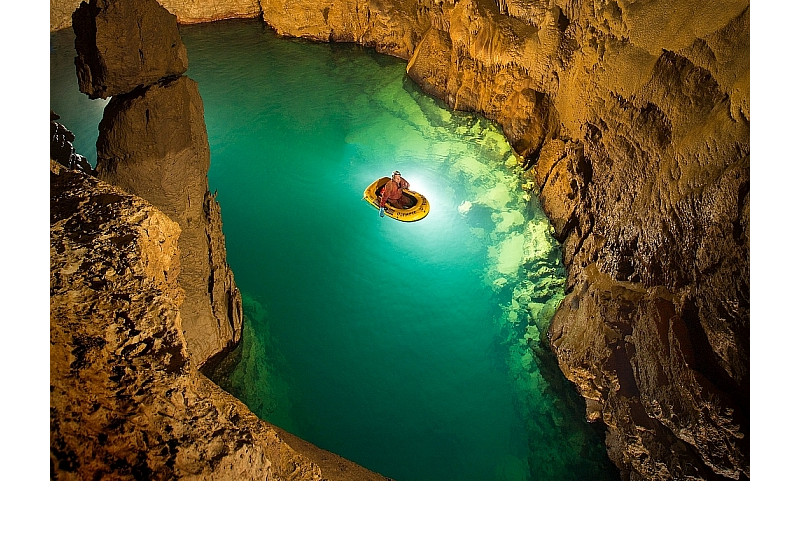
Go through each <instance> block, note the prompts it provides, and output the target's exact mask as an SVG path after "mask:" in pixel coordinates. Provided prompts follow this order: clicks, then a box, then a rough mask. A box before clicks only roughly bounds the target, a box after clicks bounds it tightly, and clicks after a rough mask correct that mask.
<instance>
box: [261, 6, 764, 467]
mask: <svg viewBox="0 0 800 550" xmlns="http://www.w3.org/2000/svg"><path fill="white" fill-rule="evenodd" d="M265 4H266V3H265ZM269 4H270V9H267V10H265V12H264V20H265V21H266V22H267V23H268V24H270V25H271V26H273V27H275V28H276V29H277V30H278V32H279V33H282V34H289V35H297V36H306V37H310V38H316V39H320V40H337V39H346V40H352V41H356V42H360V43H362V44H367V45H372V44H373V43H374V42H375V41H376V40H377V41H378V42H379V44H383V45H378V49H379V50H380V49H381V48H383V51H388V52H390V53H394V54H395V55H399V56H401V57H407V58H408V59H409V64H408V74H409V75H410V76H411V77H412V78H414V79H415V80H417V81H418V82H419V83H420V86H421V87H422V88H423V89H424V90H425V91H426V92H428V93H431V94H433V95H437V96H439V97H441V98H442V99H444V100H445V101H446V102H447V103H448V104H449V105H450V106H452V107H453V108H456V109H466V110H474V111H478V112H480V113H483V114H484V115H486V116H488V117H489V118H492V119H494V120H496V121H497V122H499V123H500V124H501V126H502V127H503V129H504V131H505V133H506V135H507V137H508V138H509V141H510V142H511V144H512V145H513V147H514V148H515V150H516V151H517V152H518V153H519V154H520V156H521V157H523V158H524V159H525V161H526V162H527V163H528V164H530V165H532V166H533V167H534V169H535V172H534V174H535V177H536V180H537V183H538V187H539V190H540V196H541V202H542V205H543V207H544V208H545V211H546V212H547V213H548V215H549V216H550V217H551V219H552V220H553V225H554V228H555V231H556V234H557V236H558V237H559V239H560V240H561V241H562V242H563V244H564V260H565V264H566V266H567V268H568V288H567V290H568V295H567V297H566V299H565V301H564V305H562V307H561V308H560V310H559V313H558V314H557V315H556V317H555V319H554V321H553V326H552V328H551V341H552V343H553V347H554V350H555V352H556V355H557V357H558V359H559V364H560V365H561V368H562V370H563V371H564V372H565V374H566V375H567V377H568V378H569V379H570V380H573V381H574V382H575V383H576V385H577V386H578V387H579V389H580V391H581V392H582V393H583V394H584V396H585V397H586V398H587V416H589V417H590V418H593V419H595V418H602V419H603V421H604V422H605V424H606V425H607V426H608V429H609V436H608V442H609V452H610V454H611V456H612V458H613V460H614V461H615V463H616V464H617V465H618V466H619V467H620V470H621V472H622V474H623V477H626V478H634V479H685V478H697V477H700V478H729V479H743V478H748V477H749V433H748V429H747V426H748V424H749V351H748V350H749V185H750V181H749V139H750V128H749V2H741V1H732V2H720V3H714V4H705V5H703V6H697V4H696V3H695V2H689V1H683V2H678V3H675V2H669V3H667V2H662V1H657V0H651V1H645V2H641V1H639V2H630V3H628V2H616V1H608V2H605V1H602V0H601V1H599V2H597V1H593V2H583V1H563V2H559V1H556V2H546V1H535V0H527V1H526V0H506V1H499V2H495V1H493V0H459V1H450V2H447V1H445V2H439V1H432V0H429V1H422V2H418V3H415V6H413V8H411V7H409V6H407V3H405V2H401V1H395V2H391V1H388V0H387V1H384V2H371V1H363V2H352V1H350V2H339V3H337V4H336V6H333V7H330V8H328V5H329V3H328V2H316V3H315V2H312V1H311V0H307V1H305V2H299V3H288V2H277V1H276V2H270V3H269ZM348 8H349V9H350V10H351V11H350V16H351V18H350V19H348V18H347V17H346V16H344V15H338V13H339V11H338V10H347V9H348ZM325 9H329V10H330V11H333V10H337V16H336V18H335V19H331V18H330V17H328V18H327V19H325V18H324V17H321V15H320V14H321V13H323V12H322V11H321V10H325ZM378 9H383V10H384V13H387V14H391V17H388V18H387V17H384V18H380V17H376V16H373V15H371V14H373V13H374V12H375V11H377V10H378ZM409 9H410V10H411V11H405V13H406V16H405V20H406V21H408V22H410V23H408V25H409V26H408V27H407V29H406V33H405V34H404V35H403V33H401V32H399V31H398V30H397V28H396V24H397V22H398V21H402V20H403V18H404V17H403V15H402V14H403V12H404V10H409ZM330 11H329V12H328V13H330ZM356 11H357V13H356ZM365 11H366V12H367V13H368V14H370V16H369V17H367V18H366V19H365V18H364V17H363V14H364V12H365ZM356 15H358V17H360V19H356ZM293 19H294V20H300V21H304V22H305V23H303V25H304V26H303V25H301V26H298V25H297V24H295V25H294V26H293V24H292V23H290V21H292V20H293ZM342 20H347V21H348V23H347V24H346V25H345V28H344V29H343V30H344V32H339V30H337V29H336V28H334V27H335V25H334V23H332V21H342ZM353 21H359V22H360V23H359V25H360V26H359V25H355V24H354V23H353ZM323 23H324V24H323ZM381 25H384V27H383V29H382V28H381ZM354 26H355V27H357V28H358V29H359V30H360V32H361V34H359V33H353V32H351V30H350V29H352V28H354ZM301 27H302V28H301ZM328 27H330V30H327V29H328ZM312 28H313V29H317V31H314V32H310V31H309V29H312ZM322 29H324V31H323V30H322ZM382 33H384V34H385V35H386V38H385V41H382V39H381V38H380V37H381V34H382ZM397 36H404V37H405V38H406V40H410V41H411V43H412V49H413V53H412V54H411V55H410V56H409V55H406V54H405V53H404V52H403V48H401V47H397V43H398V40H397V38H396V37H397ZM386 44H389V45H390V46H389V47H387V46H386ZM642 434H647V436H646V437H645V436H644V435H642Z"/></svg>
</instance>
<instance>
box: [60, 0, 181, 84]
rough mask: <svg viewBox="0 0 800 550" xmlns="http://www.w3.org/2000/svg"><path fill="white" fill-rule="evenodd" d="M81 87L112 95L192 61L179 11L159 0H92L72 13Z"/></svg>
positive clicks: (174, 71)
mask: <svg viewBox="0 0 800 550" xmlns="http://www.w3.org/2000/svg"><path fill="white" fill-rule="evenodd" d="M72 27H73V29H74V31H75V49H76V50H77V52H78V56H77V57H76V58H75V66H76V67H77V72H78V86H79V87H80V90H81V92H83V93H85V94H87V95H88V96H89V97H91V98H93V99H94V98H108V97H111V96H114V95H118V94H124V93H127V92H130V91H132V90H133V89H135V88H137V87H140V86H148V85H150V84H153V83H155V82H157V81H158V80H160V79H162V78H164V77H165V76H174V75H180V74H183V73H184V72H186V69H187V68H188V65H189V60H188V57H187V56H186V48H185V47H184V45H183V42H182V41H181V37H180V34H179V33H178V26H177V24H176V22H175V16H174V15H172V14H170V13H169V12H168V11H167V10H166V9H164V8H163V7H162V6H161V5H159V3H158V2H156V0H137V1H131V0H90V1H89V2H88V3H86V2H82V3H81V5H80V7H79V8H78V9H77V10H76V11H75V13H74V14H73V16H72Z"/></svg>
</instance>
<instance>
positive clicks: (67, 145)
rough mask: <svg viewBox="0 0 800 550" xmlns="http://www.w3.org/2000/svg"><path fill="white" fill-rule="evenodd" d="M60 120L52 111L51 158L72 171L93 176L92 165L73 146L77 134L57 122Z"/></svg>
mask: <svg viewBox="0 0 800 550" xmlns="http://www.w3.org/2000/svg"><path fill="white" fill-rule="evenodd" d="M59 118H61V117H59V116H58V115H57V114H55V113H54V112H53V111H50V158H51V159H53V160H55V161H57V162H58V163H60V164H62V165H64V166H66V167H67V168H69V169H70V170H79V171H81V172H85V173H87V174H91V173H92V165H91V164H89V161H88V160H86V157H84V156H83V155H79V154H78V153H76V152H75V147H74V146H73V145H72V142H73V141H74V140H75V134H73V133H72V132H70V131H69V130H68V129H67V128H66V126H64V125H63V124H61V123H60V122H56V121H57V120H58V119H59Z"/></svg>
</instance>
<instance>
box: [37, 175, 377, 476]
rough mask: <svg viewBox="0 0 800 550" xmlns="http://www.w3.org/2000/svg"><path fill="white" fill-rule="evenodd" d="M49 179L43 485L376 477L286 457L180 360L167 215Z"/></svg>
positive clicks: (86, 186)
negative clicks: (46, 476)
mask: <svg viewBox="0 0 800 550" xmlns="http://www.w3.org/2000/svg"><path fill="white" fill-rule="evenodd" d="M50 184H51V193H50V196H51V204H50V207H51V208H50V215H51V227H50V247H51V248H50V262H51V270H50V477H51V479H53V480H125V479H146V480H173V479H179V480H319V479H362V480H367V479H384V478H382V477H381V476H378V475H376V474H374V473H372V472H369V471H367V470H365V469H364V468H361V467H360V466H357V465H355V464H353V463H352V462H349V461H347V460H344V459H342V458H341V457H338V456H336V455H333V454H331V453H328V452H327V451H323V450H321V449H318V448H316V447H313V446H312V445H310V444H308V443H306V442H303V441H300V440H297V439H296V438H294V439H293V440H294V441H297V443H298V444H300V445H303V446H304V451H303V453H302V454H301V453H298V452H297V451H295V449H294V448H293V446H290V445H289V444H288V443H287V441H286V439H287V438H286V437H284V436H283V435H281V434H280V432H279V430H277V428H275V427H274V426H272V425H270V424H268V423H266V422H263V421H262V420H260V419H258V418H257V417H256V416H255V415H254V414H253V413H251V412H250V411H249V410H248V409H247V407H245V405H244V404H242V403H241V402H240V401H238V400H237V399H235V398H234V397H233V396H231V395H229V394H228V393H226V392H224V391H223V390H221V389H220V388H219V387H218V386H216V385H215V384H214V383H212V382H211V381H210V380H208V379H207V378H206V377H205V376H204V375H203V374H200V373H199V372H198V371H197V370H196V369H194V368H193V367H191V366H190V364H189V355H188V352H187V349H186V341H185V340H184V338H183V333H182V330H181V313H180V303H181V301H182V300H183V289H182V288H181V287H180V285H179V284H178V281H179V279H180V276H179V272H180V269H181V267H180V260H179V253H178V247H179V238H178V236H179V235H180V228H179V227H178V225H177V224H176V223H175V222H174V221H172V220H170V219H169V217H167V216H166V215H165V214H164V213H162V212H160V211H159V210H158V209H156V208H155V207H154V206H152V205H151V204H149V203H147V202H146V201H144V200H143V199H141V198H139V197H137V196H135V195H132V194H130V193H128V192H126V191H124V190H122V189H120V188H119V187H116V186H113V185H110V184H108V183H106V182H103V181H100V180H98V179H96V178H94V177H91V176H88V175H86V174H83V173H80V172H76V171H69V170H67V169H66V168H64V167H63V166H61V165H59V164H58V163H56V162H51V182H50ZM289 437H293V436H289ZM309 454H313V455H314V456H315V458H314V459H311V458H309ZM318 459H319V460H321V461H323V462H324V463H325V464H326V468H325V469H321V468H320V466H318V465H317V463H316V462H315V461H316V460H318Z"/></svg>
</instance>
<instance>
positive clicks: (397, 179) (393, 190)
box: [381, 170, 414, 209]
mask: <svg viewBox="0 0 800 550" xmlns="http://www.w3.org/2000/svg"><path fill="white" fill-rule="evenodd" d="M403 189H408V182H407V181H406V179H405V178H404V177H403V176H401V175H400V172H398V171H397V170H395V171H394V172H392V178H391V179H390V180H389V181H387V182H386V185H384V186H383V189H381V208H383V207H384V205H385V204H386V203H387V202H388V203H389V205H390V206H394V207H395V208H399V209H402V208H409V207H410V206H413V205H414V200H413V199H412V198H411V197H409V196H408V195H404V194H403Z"/></svg>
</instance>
